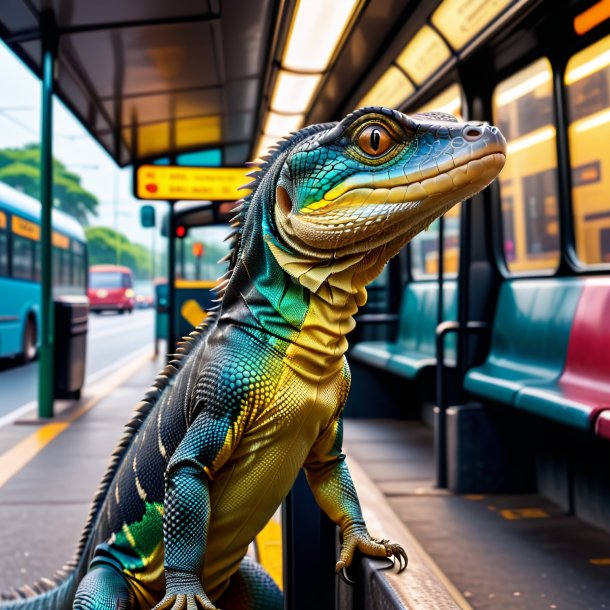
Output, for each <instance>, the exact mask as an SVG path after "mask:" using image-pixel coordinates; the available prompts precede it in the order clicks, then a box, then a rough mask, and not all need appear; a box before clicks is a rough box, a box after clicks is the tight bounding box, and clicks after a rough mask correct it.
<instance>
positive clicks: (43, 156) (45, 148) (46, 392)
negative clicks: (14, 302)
mask: <svg viewBox="0 0 610 610" xmlns="http://www.w3.org/2000/svg"><path fill="white" fill-rule="evenodd" d="M41 28H42V103H41V107H42V108H41V113H42V125H41V132H40V203H41V205H42V210H41V215H40V257H41V275H42V277H41V282H40V339H41V341H40V356H39V366H38V415H39V417H53V399H54V396H53V386H54V383H53V377H54V361H53V360H54V357H53V346H54V340H55V338H54V329H53V246H52V240H51V235H52V210H53V80H54V68H55V56H56V52H57V37H56V30H55V19H54V16H53V13H52V12H50V11H45V12H44V13H42V15H41Z"/></svg>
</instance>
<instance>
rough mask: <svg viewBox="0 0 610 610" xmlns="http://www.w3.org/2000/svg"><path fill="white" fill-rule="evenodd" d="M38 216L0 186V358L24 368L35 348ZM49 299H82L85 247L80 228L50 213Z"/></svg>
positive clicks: (34, 205) (25, 199)
mask: <svg viewBox="0 0 610 610" xmlns="http://www.w3.org/2000/svg"><path fill="white" fill-rule="evenodd" d="M40 214H41V205H40V203H39V202H38V201H36V200H35V199H33V198H32V197H29V196H28V195H25V194H24V193H21V192H20V191H17V190H15V189H13V188H11V187H10V186H8V185H6V184H4V183H2V182H0V358H5V357H17V358H19V359H20V360H21V361H22V362H29V361H31V360H33V359H34V358H35V357H36V354H37V352H38V347H39V344H40V333H39V329H40V279H41V261H40V237H41V229H40ZM52 240H53V281H54V288H53V293H54V296H56V297H61V296H64V295H74V294H77V295H84V294H86V282H87V273H86V270H87V246H86V237H85V232H84V231H83V228H82V226H81V225H80V224H79V223H78V222H77V221H76V220H75V219H74V218H72V217H71V216H69V215H68V214H64V213H63V212H60V211H59V210H53V234H52Z"/></svg>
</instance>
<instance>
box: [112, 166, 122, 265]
mask: <svg viewBox="0 0 610 610" xmlns="http://www.w3.org/2000/svg"><path fill="white" fill-rule="evenodd" d="M113 191H114V192H113V197H114V231H115V233H116V235H115V242H114V253H115V264H116V265H120V264H121V240H120V237H119V181H118V175H117V172H116V169H115V170H114V188H113Z"/></svg>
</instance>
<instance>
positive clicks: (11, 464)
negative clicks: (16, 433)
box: [0, 421, 70, 487]
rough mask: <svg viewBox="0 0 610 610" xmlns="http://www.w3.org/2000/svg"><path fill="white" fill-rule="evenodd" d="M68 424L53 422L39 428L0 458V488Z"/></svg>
mask: <svg viewBox="0 0 610 610" xmlns="http://www.w3.org/2000/svg"><path fill="white" fill-rule="evenodd" d="M69 425H70V424H69V423H68V422H65V421H62V422H53V423H52V424H47V425H46V426H43V427H42V428H39V429H38V430H36V432H34V434H30V436H28V437H26V438H24V439H23V440H22V441H21V442H19V443H17V444H16V445H15V446H14V447H12V448H11V449H9V450H8V451H6V452H5V453H3V454H2V455H1V456H0V487H2V486H3V485H4V484H5V483H6V482H7V481H8V480H9V479H11V478H12V477H13V476H15V475H16V474H17V473H18V472H19V471H20V470H21V469H22V468H23V467H24V466H25V465H26V464H27V463H28V462H29V461H30V460H31V459H32V458H34V456H36V455H37V454H38V453H40V452H41V451H42V450H43V449H44V448H45V447H46V446H47V445H48V444H49V443H50V442H51V441H52V440H53V439H54V438H55V437H56V436H59V435H60V434H61V433H62V432H63V431H64V430H65V429H66V428H67V427H68V426H69Z"/></svg>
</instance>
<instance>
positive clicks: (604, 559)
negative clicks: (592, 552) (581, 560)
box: [589, 557, 610, 566]
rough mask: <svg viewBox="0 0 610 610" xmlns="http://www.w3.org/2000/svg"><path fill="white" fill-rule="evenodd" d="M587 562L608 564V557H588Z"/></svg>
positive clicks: (609, 561)
mask: <svg viewBox="0 0 610 610" xmlns="http://www.w3.org/2000/svg"><path fill="white" fill-rule="evenodd" d="M589 563H590V564H591V565H594V566H610V557H596V558H595V559H589Z"/></svg>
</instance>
